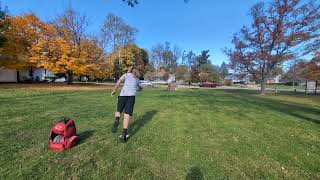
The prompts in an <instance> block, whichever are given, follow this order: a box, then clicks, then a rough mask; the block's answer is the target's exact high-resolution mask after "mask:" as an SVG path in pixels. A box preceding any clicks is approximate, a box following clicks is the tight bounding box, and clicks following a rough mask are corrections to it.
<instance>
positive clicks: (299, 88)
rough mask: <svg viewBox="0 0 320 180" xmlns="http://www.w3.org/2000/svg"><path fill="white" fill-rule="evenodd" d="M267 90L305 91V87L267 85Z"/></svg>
mask: <svg viewBox="0 0 320 180" xmlns="http://www.w3.org/2000/svg"><path fill="white" fill-rule="evenodd" d="M267 87H268V88H271V89H274V88H277V89H284V90H295V89H296V90H305V89H306V87H305V86H292V85H291V86H290V85H284V84H271V85H267Z"/></svg>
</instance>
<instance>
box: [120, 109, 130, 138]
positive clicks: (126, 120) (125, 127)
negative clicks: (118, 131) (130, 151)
mask: <svg viewBox="0 0 320 180" xmlns="http://www.w3.org/2000/svg"><path fill="white" fill-rule="evenodd" d="M129 121H130V115H129V114H124V118H123V132H122V135H121V139H123V141H124V142H126V141H127V138H128V126H129Z"/></svg>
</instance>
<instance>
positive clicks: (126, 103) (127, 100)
mask: <svg viewBox="0 0 320 180" xmlns="http://www.w3.org/2000/svg"><path fill="white" fill-rule="evenodd" d="M135 100H136V97H135V96H118V109H117V111H118V112H120V113H122V111H123V110H124V113H125V114H129V115H130V116H132V113H133V107H134V102H135Z"/></svg>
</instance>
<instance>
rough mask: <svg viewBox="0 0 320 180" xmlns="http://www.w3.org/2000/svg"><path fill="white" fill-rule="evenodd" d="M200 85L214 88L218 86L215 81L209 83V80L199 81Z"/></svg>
mask: <svg viewBox="0 0 320 180" xmlns="http://www.w3.org/2000/svg"><path fill="white" fill-rule="evenodd" d="M199 86H200V87H211V88H215V87H217V86H218V84H217V83H211V82H205V83H201V84H200V85H199Z"/></svg>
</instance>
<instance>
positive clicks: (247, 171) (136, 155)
mask: <svg viewBox="0 0 320 180" xmlns="http://www.w3.org/2000/svg"><path fill="white" fill-rule="evenodd" d="M109 94H110V91H107V90H106V91H103V90H97V91H48V90H25V89H0V137H1V139H0V144H1V146H0V153H1V154H0V179H22V178H24V179H30V178H36V179H38V178H40V179H51V178H56V179H67V178H73V179H102V178H103V179H216V178H219V179H221V178H231V179H239V178H241V179H258V178H262V179H265V178H268V179H269V178H270V179H280V178H281V179H282V178H284V179H319V178H320V97H319V96H313V95H290V94H282V95H279V94H277V95H271V94H270V95H266V96H260V95H257V94H255V93H254V92H253V91H223V90H200V89H199V90H181V91H177V92H167V91H165V90H162V89H153V90H145V91H144V92H141V93H139V94H138V97H137V101H136V106H135V112H134V120H133V121H132V122H131V125H130V134H131V138H130V140H129V141H128V142H127V143H126V144H118V143H117V137H118V135H119V133H120V130H119V131H118V133H117V134H112V133H111V126H112V121H113V114H114V110H115V106H116V100H117V98H115V97H114V98H111V97H110V95H109ZM62 116H69V117H71V118H73V119H74V120H75V122H76V125H77V128H78V129H77V130H78V135H79V137H80V139H81V141H80V144H79V145H78V146H76V147H74V148H72V149H70V150H67V151H64V152H52V151H50V150H49V148H48V134H49V132H50V129H51V126H52V125H53V123H54V122H55V121H56V120H58V119H59V118H60V117H62Z"/></svg>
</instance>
